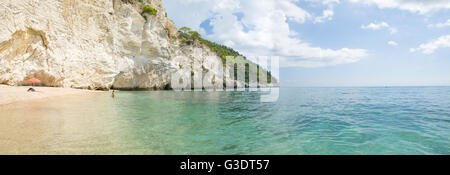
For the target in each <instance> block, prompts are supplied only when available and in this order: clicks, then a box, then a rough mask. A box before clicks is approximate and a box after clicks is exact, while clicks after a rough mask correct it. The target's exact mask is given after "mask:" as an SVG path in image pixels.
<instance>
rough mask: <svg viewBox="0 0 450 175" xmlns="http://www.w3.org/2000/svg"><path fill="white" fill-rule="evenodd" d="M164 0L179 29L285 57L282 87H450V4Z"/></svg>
mask: <svg viewBox="0 0 450 175" xmlns="http://www.w3.org/2000/svg"><path fill="white" fill-rule="evenodd" d="M163 2H164V5H165V7H166V9H167V12H168V16H169V18H171V19H172V20H173V21H174V22H175V23H176V24H177V26H178V27H181V26H188V27H191V28H193V29H195V30H198V31H200V33H202V35H203V37H205V38H207V39H209V40H213V41H215V42H218V43H221V44H225V45H228V46H230V47H233V48H234V49H236V50H238V51H240V52H241V53H243V54H244V55H246V56H265V55H275V56H280V57H281V69H280V82H281V85H282V86H426V85H450V1H446V0H424V1H418V0H385V1H381V0H323V1H319V0H163Z"/></svg>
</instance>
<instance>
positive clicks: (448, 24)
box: [428, 19, 450, 28]
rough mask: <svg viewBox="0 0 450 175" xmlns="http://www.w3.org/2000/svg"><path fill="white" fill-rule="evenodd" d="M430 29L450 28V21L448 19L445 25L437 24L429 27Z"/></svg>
mask: <svg viewBox="0 0 450 175" xmlns="http://www.w3.org/2000/svg"><path fill="white" fill-rule="evenodd" d="M428 27H429V28H432V27H435V28H442V27H450V19H448V20H447V21H446V22H443V23H437V24H430V25H428Z"/></svg>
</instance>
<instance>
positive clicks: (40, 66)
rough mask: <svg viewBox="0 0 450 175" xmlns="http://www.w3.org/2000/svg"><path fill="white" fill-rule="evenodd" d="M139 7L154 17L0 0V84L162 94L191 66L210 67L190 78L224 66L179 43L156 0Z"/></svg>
mask: <svg viewBox="0 0 450 175" xmlns="http://www.w3.org/2000/svg"><path fill="white" fill-rule="evenodd" d="M143 3H145V4H148V5H150V6H151V7H153V8H155V9H157V10H158V13H157V14H156V15H148V14H144V15H143V14H142V4H140V3H139V4H138V3H126V2H124V1H123V0H95V1H92V0H14V1H13V0H6V1H1V2H0V21H1V24H0V84H8V85H18V84H21V83H23V82H24V80H26V79H28V78H31V77H36V78H38V79H40V80H41V81H42V83H43V84H44V85H46V86H58V87H72V88H89V89H109V88H120V89H134V88H144V89H149V88H155V89H162V88H166V87H168V86H170V83H171V75H172V73H173V72H176V71H177V70H179V69H181V68H182V67H189V66H191V65H192V64H193V63H194V62H202V63H205V62H207V63H208V64H207V65H210V66H211V67H208V66H206V67H205V66H202V67H195V66H191V68H192V71H191V72H192V73H193V74H196V73H202V72H205V71H212V69H211V70H208V69H210V68H212V67H214V66H218V65H222V63H221V60H220V58H219V57H217V56H216V54H215V53H213V52H211V51H210V50H209V48H207V47H205V46H186V45H180V44H179V41H178V40H177V39H176V35H177V32H178V31H177V28H176V27H175V25H174V24H173V22H172V21H171V20H169V19H168V18H167V16H166V12H165V9H164V8H163V6H162V2H161V0H143ZM199 48H201V49H202V51H201V53H200V54H194V52H195V51H196V50H198V49H199ZM211 55H212V56H214V58H210V57H208V58H206V56H211ZM180 56H181V57H184V59H174V58H177V57H180ZM205 69H206V70H205ZM191 72H189V74H191ZM225 75H226V74H225ZM210 76H211V77H208V78H209V79H215V78H223V77H222V75H221V74H217V75H216V74H210ZM229 77H230V76H225V79H226V81H228V80H230V78H229ZM238 84H239V85H238V86H242V83H238Z"/></svg>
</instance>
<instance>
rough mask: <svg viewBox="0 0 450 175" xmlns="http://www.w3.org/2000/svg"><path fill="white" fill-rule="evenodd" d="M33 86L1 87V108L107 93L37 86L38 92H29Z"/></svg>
mask: <svg viewBox="0 0 450 175" xmlns="http://www.w3.org/2000/svg"><path fill="white" fill-rule="evenodd" d="M30 87H31V86H8V85H0V106H2V105H8V104H13V103H17V102H24V101H31V100H39V99H45V98H50V97H61V96H68V95H91V94H99V93H104V92H105V91H94V90H83V89H73V88H58V87H40V86H37V87H36V86H35V87H34V89H36V91H37V92H27V90H28V89H29V88H30Z"/></svg>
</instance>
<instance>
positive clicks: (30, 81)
mask: <svg viewBox="0 0 450 175" xmlns="http://www.w3.org/2000/svg"><path fill="white" fill-rule="evenodd" d="M27 82H28V83H40V82H41V80H39V79H36V78H32V79H29V80H27Z"/></svg>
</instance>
